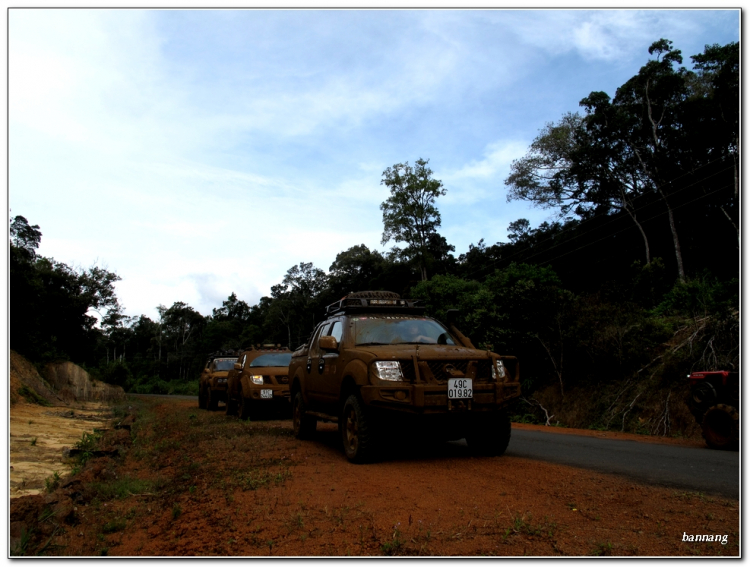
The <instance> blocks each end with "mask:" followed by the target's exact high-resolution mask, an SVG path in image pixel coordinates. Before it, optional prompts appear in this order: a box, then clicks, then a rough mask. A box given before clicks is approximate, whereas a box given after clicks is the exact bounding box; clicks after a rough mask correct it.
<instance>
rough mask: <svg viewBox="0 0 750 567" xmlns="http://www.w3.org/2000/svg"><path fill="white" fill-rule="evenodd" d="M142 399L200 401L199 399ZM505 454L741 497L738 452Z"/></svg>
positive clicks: (577, 442) (630, 448)
mask: <svg viewBox="0 0 750 567" xmlns="http://www.w3.org/2000/svg"><path fill="white" fill-rule="evenodd" d="M144 397H165V398H166V397H169V398H175V399H182V400H196V403H197V400H198V397H197V396H144ZM457 444H460V445H465V442H464V441H460V442H458V443H457ZM505 454H506V455H512V456H514V457H523V458H526V459H536V460H539V461H547V462H550V463H559V464H561V465H570V466H573V467H581V468H585V469H592V470H596V471H599V472H604V473H612V474H619V475H623V476H626V477H629V478H632V479H633V480H636V481H639V482H644V483H647V484H656V485H661V486H669V487H673V488H678V489H682V490H689V491H693V492H704V493H711V494H719V495H721V496H726V497H728V498H739V494H740V458H739V453H738V452H736V451H714V450H712V449H708V448H700V449H699V448H695V447H680V446H677V445H661V444H658V443H639V442H636V441H625V440H621V439H601V438H598V437H587V436H583V435H570V434H565V433H546V432H544V431H528V430H521V429H514V430H513V434H512V435H511V439H510V445H509V446H508V450H507V451H506V453H505Z"/></svg>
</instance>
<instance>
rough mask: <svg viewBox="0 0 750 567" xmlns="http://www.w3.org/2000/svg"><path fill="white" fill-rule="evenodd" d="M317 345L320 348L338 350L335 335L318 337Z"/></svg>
mask: <svg viewBox="0 0 750 567" xmlns="http://www.w3.org/2000/svg"><path fill="white" fill-rule="evenodd" d="M318 346H319V347H320V348H321V350H338V348H339V343H338V341H337V340H336V337H331V336H330V335H329V336H325V337H320V338H319V339H318Z"/></svg>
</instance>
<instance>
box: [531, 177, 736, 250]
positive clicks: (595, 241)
mask: <svg viewBox="0 0 750 567" xmlns="http://www.w3.org/2000/svg"><path fill="white" fill-rule="evenodd" d="M727 187H731V185H723V186H722V187H719V188H718V189H714V190H713V191H711V192H710V193H704V194H703V195H701V196H700V197H696V198H695V199H691V200H690V201H688V202H687V203H682V204H681V205H677V206H676V207H672V210H673V211H674V210H676V209H679V208H681V207H684V206H686V205H689V204H690V203H694V202H695V201H699V200H700V199H704V198H706V197H709V196H710V195H713V194H714V193H718V192H719V191H722V190H723V189H726V188H727ZM668 212H669V211H662V212H661V213H657V214H655V215H654V216H652V217H650V218H648V219H646V221H644V222H647V221H650V220H653V219H655V218H657V217H661V216H664V215H666V214H667V213H668ZM632 228H633V227H632V226H631V227H628V228H623V229H622V230H618V231H617V232H613V233H612V234H608V235H606V236H602V237H601V238H599V239H597V240H594V241H593V242H588V243H587V244H584V245H583V246H579V247H578V248H576V249H575V250H570V251H568V252H565V253H563V254H560V255H558V256H555V257H554V258H550V259H549V260H544V261H543V262H541V264H549V263H550V262H552V261H554V260H559V259H560V258H562V257H564V256H567V255H568V254H572V253H573V252H578V251H579V250H583V249H584V248H587V247H589V246H592V245H594V244H596V243H598V242H601V241H602V240H606V239H607V238H611V237H612V236H615V235H617V234H620V233H621V232H625V231H626V230H632ZM550 250H551V249H550ZM540 253H541V252H540Z"/></svg>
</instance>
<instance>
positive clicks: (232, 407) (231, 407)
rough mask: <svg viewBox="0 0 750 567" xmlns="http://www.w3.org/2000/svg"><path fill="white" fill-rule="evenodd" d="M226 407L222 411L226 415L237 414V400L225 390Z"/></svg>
mask: <svg viewBox="0 0 750 567" xmlns="http://www.w3.org/2000/svg"><path fill="white" fill-rule="evenodd" d="M225 404H226V407H225V408H224V413H225V414H226V415H229V416H232V415H237V402H236V401H235V400H234V398H232V396H230V395H229V392H227V401H226V402H225Z"/></svg>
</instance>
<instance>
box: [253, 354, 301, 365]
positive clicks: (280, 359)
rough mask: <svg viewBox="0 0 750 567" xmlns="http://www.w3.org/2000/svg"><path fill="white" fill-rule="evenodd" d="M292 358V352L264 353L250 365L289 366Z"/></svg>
mask: <svg viewBox="0 0 750 567" xmlns="http://www.w3.org/2000/svg"><path fill="white" fill-rule="evenodd" d="M291 360H292V353H291V352H280V353H278V354H277V353H273V354H262V355H260V356H259V357H258V358H256V359H255V360H253V361H252V362H251V363H250V366H289V362H290V361H291Z"/></svg>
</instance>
